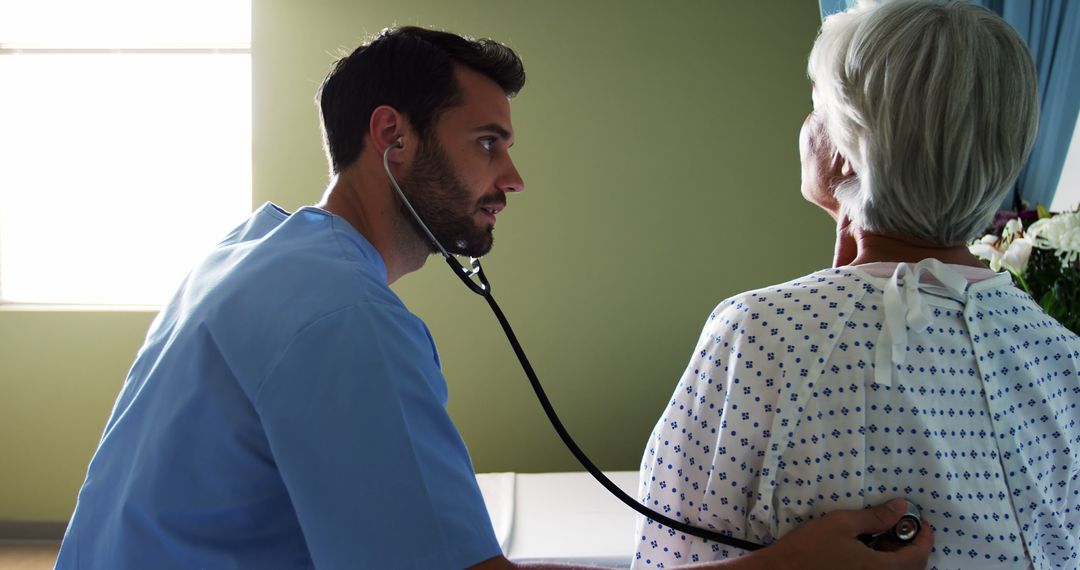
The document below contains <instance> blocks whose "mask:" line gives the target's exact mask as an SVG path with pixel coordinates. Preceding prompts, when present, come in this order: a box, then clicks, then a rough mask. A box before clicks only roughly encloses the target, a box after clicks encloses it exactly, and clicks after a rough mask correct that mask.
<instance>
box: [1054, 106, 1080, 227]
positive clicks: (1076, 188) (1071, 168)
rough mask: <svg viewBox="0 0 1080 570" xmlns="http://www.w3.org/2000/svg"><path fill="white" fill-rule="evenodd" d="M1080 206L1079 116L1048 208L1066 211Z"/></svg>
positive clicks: (1055, 210)
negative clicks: (1052, 199)
mask: <svg viewBox="0 0 1080 570" xmlns="http://www.w3.org/2000/svg"><path fill="white" fill-rule="evenodd" d="M1078 206H1080V116H1078V117H1077V118H1076V126H1075V127H1073V136H1072V142H1071V143H1069V150H1068V153H1067V155H1066V156H1065V166H1063V167H1062V169H1061V178H1060V179H1059V180H1058V187H1057V193H1056V194H1054V201H1053V203H1052V205H1051V206H1050V209H1051V210H1052V211H1054V212H1067V211H1071V210H1075V209H1076V208H1077V207H1078Z"/></svg>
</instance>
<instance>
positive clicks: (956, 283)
mask: <svg viewBox="0 0 1080 570" xmlns="http://www.w3.org/2000/svg"><path fill="white" fill-rule="evenodd" d="M864 269H865V270H864ZM864 269H859V268H840V269H828V270H823V271H819V272H817V273H814V274H811V275H808V276H806V277H802V278H799V279H797V280H794V281H791V282H788V283H785V284H782V285H777V286H774V287H769V288H765V289H760V290H757V291H751V292H748V293H744V294H741V295H738V296H735V297H733V298H730V299H728V300H725V301H724V302H722V303H721V304H720V305H719V306H718V307H717V308H716V309H715V310H714V311H713V313H712V314H711V315H710V317H709V319H708V322H707V323H706V325H705V328H704V331H703V332H702V335H701V338H700V340H699V342H698V344H697V347H696V349H695V352H694V354H693V356H692V358H691V361H690V363H689V366H688V367H687V369H686V372H685V373H684V375H683V376H682V379H681V380H680V381H679V383H678V385H677V386H676V389H675V393H674V395H673V396H672V398H671V401H670V403H669V405H668V406H667V408H666V409H665V410H664V412H663V414H662V416H661V418H660V420H659V421H658V423H657V425H656V427H655V429H654V430H653V433H652V436H651V438H650V440H649V442H648V445H647V447H646V449H645V453H644V457H643V460H642V467H641V489H640V499H641V501H642V502H643V503H644V504H645V505H647V506H648V507H650V508H652V509H654V510H657V511H659V512H660V513H662V514H664V515H666V516H668V517H670V518H673V519H676V520H680V521H683V522H685V523H689V524H691V525H694V526H699V527H703V528H707V529H712V530H717V531H721V532H723V533H728V534H731V535H734V536H736V537H739V538H744V539H748V540H751V541H754V542H758V543H771V542H774V541H776V540H777V539H779V538H780V537H782V536H784V535H785V534H787V533H788V532H790V531H791V530H792V529H794V528H795V527H796V526H798V525H799V524H800V523H803V522H805V521H808V520H810V519H812V518H814V517H817V516H820V515H822V514H824V513H827V512H829V511H833V510H837V509H850V508H861V507H864V506H869V505H876V504H880V503H883V502H885V501H887V500H888V499H891V498H895V497H906V498H909V499H910V500H912V501H914V502H915V503H916V504H918V505H920V506H921V508H922V513H923V516H924V518H925V519H926V520H927V521H929V522H930V523H931V524H932V526H933V528H934V537H935V546H934V550H933V553H932V555H931V557H930V563H929V567H930V568H936V569H967V568H970V569H975V568H978V569H1006V568H1008V569H1024V568H1028V567H1030V566H1033V567H1034V568H1039V569H1043V568H1047V569H1048V568H1070V569H1075V568H1077V567H1078V566H1080V560H1078V558H1077V556H1078V552H1080V510H1078V505H1080V476H1078V468H1080V409H1078V405H1080V383H1078V378H1077V369H1078V366H1080V340H1078V338H1077V336H1076V335H1075V334H1073V333H1072V332H1070V331H1068V330H1067V329H1065V328H1064V327H1062V326H1061V325H1060V324H1059V323H1058V322H1057V321H1055V320H1053V319H1052V318H1050V317H1048V316H1047V315H1046V314H1045V313H1044V312H1043V311H1042V310H1041V309H1040V308H1039V307H1038V306H1037V305H1036V304H1035V303H1034V302H1033V301H1032V300H1031V298H1030V297H1029V296H1028V295H1026V294H1025V293H1024V292H1022V291H1020V290H1018V289H1016V288H1015V287H1013V286H1012V285H1011V282H1010V278H1009V276H1008V275H1007V274H1000V275H996V276H994V275H993V274H990V275H991V277H989V278H986V279H983V280H975V281H972V282H971V283H970V284H969V283H968V281H967V280H966V279H965V278H964V277H963V276H961V275H960V274H959V272H958V271H957V269H958V268H957V267H956V266H944V265H942V264H940V263H933V262H927V261H924V262H922V263H920V264H919V265H918V266H913V265H910V264H900V265H897V264H873V267H865V268H864ZM975 271H976V272H977V271H978V270H975ZM871 272H875V273H878V274H879V275H881V276H875V275H872V274H871ZM986 273H989V271H987V272H986ZM916 275H918V277H916ZM637 540H638V542H637V552H636V555H635V559H634V561H633V564H634V568H670V567H673V566H677V565H681V564H690V563H693V562H698V561H706V560H715V559H719V558H725V557H729V556H738V555H741V554H742V553H743V551H741V550H739V549H735V548H730V547H726V546H723V545H720V544H717V543H715V542H710V541H705V540H702V539H699V538H696V537H693V536H688V535H685V534H683V533H680V532H676V531H674V530H672V529H670V528H667V527H665V526H663V525H661V524H659V523H657V522H655V521H652V520H651V519H645V518H644V517H638V524H637ZM1029 564H1030V566H1029Z"/></svg>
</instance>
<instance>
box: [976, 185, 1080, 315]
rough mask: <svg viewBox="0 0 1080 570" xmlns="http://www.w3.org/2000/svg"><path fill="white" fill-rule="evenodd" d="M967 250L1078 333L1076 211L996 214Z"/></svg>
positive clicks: (1079, 235) (1079, 216) (1079, 237)
mask: <svg viewBox="0 0 1080 570" xmlns="http://www.w3.org/2000/svg"><path fill="white" fill-rule="evenodd" d="M968 248H969V249H970V250H971V253H973V254H974V255H975V256H977V257H979V258H980V259H983V260H984V261H986V262H987V263H988V264H989V265H990V269H992V270H994V271H1001V270H1002V269H1005V270H1006V271H1008V272H1010V273H1012V274H1013V276H1015V278H1016V281H1017V283H1018V284H1019V285H1020V287H1021V288H1022V289H1024V291H1027V293H1028V294H1029V295H1031V296H1032V298H1034V299H1035V301H1036V302H1038V303H1039V305H1041V306H1042V308H1043V310H1044V311H1046V312H1047V314H1049V315H1050V316H1052V317H1054V318H1055V319H1057V320H1058V322H1060V323H1061V324H1063V325H1065V327H1067V328H1068V329H1069V330H1071V331H1073V332H1074V333H1077V334H1080V209H1077V210H1076V211H1073V212H1049V211H1047V210H1046V209H1045V208H1043V207H1042V206H1041V205H1040V206H1038V207H1037V208H1036V209H1034V210H1023V211H1019V212H1014V211H1002V212H998V213H997V215H996V216H995V217H994V224H993V225H992V226H991V228H990V230H989V233H987V235H985V236H983V237H982V238H980V239H977V240H975V241H974V242H972V243H971V244H970V245H969V246H968Z"/></svg>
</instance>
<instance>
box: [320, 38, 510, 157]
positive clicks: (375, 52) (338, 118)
mask: <svg viewBox="0 0 1080 570" xmlns="http://www.w3.org/2000/svg"><path fill="white" fill-rule="evenodd" d="M455 65H464V66H466V67H469V68H471V69H473V70H475V71H477V72H479V73H481V74H483V75H485V76H486V77H488V78H490V79H491V80H492V81H494V82H495V83H497V84H498V85H499V87H501V88H502V90H503V92H504V93H506V95H507V97H513V96H514V95H516V94H517V93H518V92H519V91H521V88H522V87H523V86H524V85H525V67H524V66H523V65H522V63H521V59H520V58H518V56H517V54H516V53H514V51H513V50H511V49H510V48H508V47H506V46H504V45H502V44H500V43H498V42H496V41H493V40H489V39H480V40H474V39H471V38H465V37H462V36H459V35H457V34H452V33H449V32H441V31H436V30H428V29H425V28H418V27H414V26H406V27H401V28H387V29H384V30H383V31H382V32H380V33H379V35H378V36H376V37H375V38H374V39H373V40H371V41H370V42H367V43H365V44H363V45H361V46H360V47H358V48H356V50H355V51H353V52H352V53H350V54H349V55H347V56H345V57H343V58H341V59H339V60H338V61H337V62H336V63H335V64H334V66H333V68H332V69H331V70H330V73H328V74H327V76H326V79H324V80H323V83H322V86H320V87H319V90H318V93H317V94H316V96H315V100H316V102H317V103H318V106H319V114H320V118H321V120H322V131H323V145H324V146H325V149H326V154H327V157H328V159H329V161H330V170H331V172H332V173H334V174H337V173H339V172H341V171H342V170H343V169H345V168H347V167H348V166H349V165H351V164H352V163H353V162H355V161H356V159H357V157H359V156H360V152H361V151H362V150H363V146H364V136H365V135H366V134H367V130H368V124H369V121H370V119H371V113H372V112H373V111H374V110H375V108H376V107H378V106H379V105H389V106H391V107H393V108H395V109H397V110H398V111H399V112H401V113H402V114H404V115H405V116H406V117H408V119H409V123H410V124H411V125H412V128H413V130H415V131H416V133H417V135H418V136H419V137H420V138H421V139H426V138H427V137H428V136H429V135H430V133H431V130H432V128H433V127H434V125H435V123H436V121H437V120H438V118H439V116H440V115H441V114H442V113H443V112H444V111H446V110H448V109H450V108H452V107H454V106H457V105H460V104H461V103H462V100H461V99H462V93H461V86H460V85H459V84H458V81H457V78H456V76H455V74H454V73H455V72H454V68H455Z"/></svg>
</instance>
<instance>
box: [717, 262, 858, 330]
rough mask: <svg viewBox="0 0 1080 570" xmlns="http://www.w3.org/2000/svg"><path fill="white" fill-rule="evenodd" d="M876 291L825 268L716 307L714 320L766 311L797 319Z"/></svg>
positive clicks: (851, 275)
mask: <svg viewBox="0 0 1080 570" xmlns="http://www.w3.org/2000/svg"><path fill="white" fill-rule="evenodd" d="M875 290H876V289H875V287H874V286H873V285H872V284H871V283H869V282H868V281H866V280H865V279H863V278H862V277H860V276H859V275H856V274H854V273H852V272H850V271H847V270H844V269H836V268H828V269H822V270H820V271H815V272H814V273H811V274H809V275H804V276H802V277H799V278H796V279H792V280H791V281H786V282H784V283H779V284H776V285H770V286H768V287H762V288H761V289H754V290H751V291H745V292H743V293H739V294H738V295H734V296H732V297H728V298H727V299H724V300H723V301H721V302H720V304H719V305H717V306H716V309H714V310H713V312H712V315H711V316H710V320H713V319H716V318H718V317H720V316H721V315H722V316H724V317H726V318H729V319H730V318H741V316H745V317H747V318H753V317H755V315H756V316H757V318H760V316H761V313H762V312H763V311H765V312H768V313H771V314H776V315H784V316H787V317H792V318H794V317H795V316H796V314H797V313H799V312H805V311H818V312H820V311H829V310H830V309H837V308H838V307H839V306H841V305H842V304H844V301H845V300H855V299H857V298H859V297H862V296H863V295H865V294H866V293H868V292H874V291H875ZM791 311H795V312H796V314H793V313H791Z"/></svg>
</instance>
